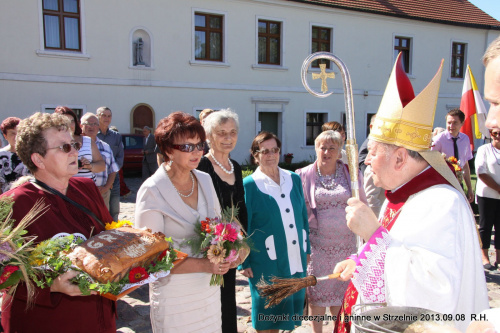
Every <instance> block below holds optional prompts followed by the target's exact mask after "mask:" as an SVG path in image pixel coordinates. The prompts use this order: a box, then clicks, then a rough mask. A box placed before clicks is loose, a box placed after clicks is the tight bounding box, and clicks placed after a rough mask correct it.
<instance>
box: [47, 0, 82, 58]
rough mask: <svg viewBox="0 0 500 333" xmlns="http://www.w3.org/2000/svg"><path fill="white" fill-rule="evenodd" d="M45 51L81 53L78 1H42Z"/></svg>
mask: <svg viewBox="0 0 500 333" xmlns="http://www.w3.org/2000/svg"><path fill="white" fill-rule="evenodd" d="M42 3H43V31H44V43H45V48H46V49H57V50H68V51H81V43H80V39H81V35H80V2H79V0H43V1H42Z"/></svg>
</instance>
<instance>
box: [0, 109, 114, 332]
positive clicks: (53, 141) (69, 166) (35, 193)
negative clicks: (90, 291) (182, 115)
mask: <svg viewBox="0 0 500 333" xmlns="http://www.w3.org/2000/svg"><path fill="white" fill-rule="evenodd" d="M16 147H17V151H18V154H19V157H20V158H21V160H22V162H23V163H24V165H26V166H27V167H28V168H29V170H30V172H31V173H32V174H33V176H34V179H33V180H32V181H31V182H25V183H24V184H22V185H20V186H18V187H16V188H14V189H11V190H10V191H7V192H5V193H4V194H3V195H2V197H3V196H13V200H14V202H15V203H14V206H13V216H12V218H13V219H15V220H16V221H21V219H22V218H23V217H24V216H25V215H26V213H27V212H28V211H29V210H30V209H31V208H32V207H33V205H34V204H35V203H36V202H37V201H38V200H42V201H43V202H44V204H45V205H47V206H49V207H50V208H49V209H48V210H47V211H46V212H45V213H44V214H43V215H41V216H40V217H39V218H38V219H37V220H36V221H35V222H34V223H32V224H31V225H30V226H29V227H28V228H27V230H28V234H27V235H28V236H36V240H35V242H37V243H38V242H41V241H44V240H47V239H51V238H57V237H59V236H61V235H69V234H73V235H75V236H76V237H80V238H83V239H86V238H89V237H90V236H91V235H95V234H97V233H99V232H101V231H104V225H103V224H102V223H107V222H111V221H112V218H111V216H110V215H109V212H108V210H107V209H106V206H105V205H104V202H103V200H102V197H101V195H100V194H99V190H98V189H97V187H96V186H95V184H94V182H93V181H91V180H90V179H86V178H74V177H72V176H73V175H75V174H76V173H77V172H78V149H79V148H80V144H79V143H78V142H75V141H74V140H73V139H72V137H71V133H70V132H69V120H68V119H67V118H66V117H64V116H62V115H59V114H48V113H36V114H34V115H32V116H31V117H29V118H27V119H24V120H22V121H21V122H20V123H19V126H18V127H17V138H16ZM65 198H69V199H72V200H73V201H74V202H77V203H78V204H80V205H82V206H84V207H86V208H87V209H88V210H90V211H91V212H92V213H93V214H94V216H96V217H97V218H98V219H99V220H100V221H97V220H95V219H94V218H93V217H91V216H89V215H88V214H87V213H86V212H84V211H83V210H80V209H79V208H76V207H75V206H74V205H73V204H72V203H69V202H68V201H66V200H65ZM76 275H77V272H76V271H72V270H71V271H68V272H66V273H64V274H63V275H61V276H59V277H58V278H57V279H56V280H55V281H54V282H53V283H52V285H51V287H50V288H45V289H39V288H35V289H36V290H35V294H34V297H33V306H28V305H27V302H26V301H27V298H28V291H27V289H26V286H25V285H24V284H21V285H19V286H18V288H17V290H16V292H15V294H14V295H13V296H12V297H11V296H9V295H7V294H4V297H3V301H2V326H3V328H4V332H75V331H77V330H78V331H80V332H105V333H111V332H116V325H115V313H116V304H115V302H113V301H111V300H108V299H107V298H103V297H101V296H98V295H90V296H82V293H81V292H80V289H79V288H78V286H77V285H75V284H73V283H72V282H71V281H70V280H71V279H72V278H74V277H75V276H76Z"/></svg>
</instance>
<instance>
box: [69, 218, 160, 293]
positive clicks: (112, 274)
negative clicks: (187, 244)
mask: <svg viewBox="0 0 500 333" xmlns="http://www.w3.org/2000/svg"><path fill="white" fill-rule="evenodd" d="M166 249H168V242H167V241H166V240H165V235H163V234H162V233H160V232H157V233H154V234H152V233H151V230H149V229H147V230H139V229H134V228H131V227H122V228H117V229H112V230H107V231H103V232H101V233H100V234H98V235H96V236H94V237H91V238H89V239H88V240H87V241H85V242H84V243H82V244H80V245H79V246H77V247H76V248H75V249H74V250H73V251H72V252H71V253H70V254H69V255H68V257H69V258H70V259H71V261H72V262H73V264H74V265H76V266H78V267H79V268H80V269H82V270H83V271H85V272H87V273H88V274H89V275H90V276H92V277H93V278H94V279H96V280H97V281H99V282H101V283H107V282H108V281H111V282H118V281H120V280H121V279H122V278H123V277H124V276H125V275H126V274H128V272H129V271H130V269H132V268H135V267H138V266H143V267H144V266H145V267H147V266H148V265H149V263H150V262H151V261H154V260H156V259H157V258H158V256H159V255H160V254H161V253H162V252H163V251H164V250H166Z"/></svg>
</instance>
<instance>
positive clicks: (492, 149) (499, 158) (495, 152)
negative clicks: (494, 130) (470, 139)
mask: <svg viewBox="0 0 500 333" xmlns="http://www.w3.org/2000/svg"><path fill="white" fill-rule="evenodd" d="M491 152H492V153H493V156H494V157H495V159H496V160H497V164H498V165H500V156H497V155H500V152H498V149H496V148H495V147H493V143H492V144H491Z"/></svg>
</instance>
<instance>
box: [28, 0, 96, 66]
mask: <svg viewBox="0 0 500 333" xmlns="http://www.w3.org/2000/svg"><path fill="white" fill-rule="evenodd" d="M85 21H86V20H85V0H80V31H81V35H80V38H81V40H80V46H81V51H68V50H61V51H58V50H53V49H45V39H44V30H43V0H38V30H39V32H40V48H39V49H38V50H36V54H37V55H38V56H40V57H56V58H68V59H75V60H88V59H89V58H90V55H89V54H87V37H86V34H85V31H86V28H85Z"/></svg>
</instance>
